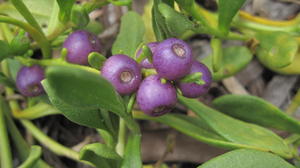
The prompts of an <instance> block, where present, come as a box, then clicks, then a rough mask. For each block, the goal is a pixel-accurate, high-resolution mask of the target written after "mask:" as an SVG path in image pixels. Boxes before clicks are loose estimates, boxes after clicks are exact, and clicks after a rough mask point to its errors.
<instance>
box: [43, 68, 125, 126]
mask: <svg viewBox="0 0 300 168" xmlns="http://www.w3.org/2000/svg"><path fill="white" fill-rule="evenodd" d="M43 86H44V88H45V90H46V92H47V94H48V96H49V97H50V100H51V102H52V104H53V105H54V106H55V107H56V108H58V109H59V110H61V111H62V112H63V114H64V115H65V116H66V117H67V118H69V119H70V120H72V121H74V122H76V123H79V124H82V125H85V126H89V127H94V128H104V126H103V120H102V118H101V115H100V113H99V109H102V108H103V109H106V110H109V111H112V112H115V113H117V114H119V115H121V116H124V115H125V114H124V113H125V107H124V104H123V102H122V99H121V98H120V96H119V95H118V93H117V92H116V91H115V90H114V88H113V86H112V85H111V84H110V83H109V82H108V81H107V80H105V79H104V78H102V77H101V76H100V74H96V73H94V72H88V71H85V70H81V69H78V68H74V67H64V66H54V67H50V68H48V69H47V72H46V80H45V81H43ZM86 114H88V115H86ZM101 121H102V122H101Z"/></svg>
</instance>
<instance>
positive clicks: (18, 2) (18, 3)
mask: <svg viewBox="0 0 300 168" xmlns="http://www.w3.org/2000/svg"><path fill="white" fill-rule="evenodd" d="M11 2H12V4H13V5H14V6H15V8H16V9H17V10H18V11H19V12H20V14H21V15H22V16H23V17H24V19H25V20H26V21H27V22H28V23H29V24H30V25H32V26H33V27H34V28H36V29H37V30H38V31H39V32H40V33H43V31H42V28H41V27H40V25H39V24H38V22H37V21H36V20H35V18H34V17H33V16H32V14H31V12H30V11H29V10H28V8H27V7H26V5H25V4H24V3H23V1H22V0H11Z"/></svg>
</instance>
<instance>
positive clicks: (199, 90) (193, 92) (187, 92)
mask: <svg viewBox="0 0 300 168" xmlns="http://www.w3.org/2000/svg"><path fill="white" fill-rule="evenodd" d="M195 72H201V73H202V80H203V81H204V82H205V84H203V85H199V84H196V83H179V85H178V88H179V89H180V90H181V92H182V94H183V96H185V97H189V98H196V97H199V96H201V95H203V94H205V93H206V92H207V91H208V89H209V86H210V84H211V82H212V75H211V72H210V71H209V69H208V68H207V67H206V66H205V65H204V64H202V63H200V62H198V61H194V62H193V64H192V67H191V71H190V74H192V73H195Z"/></svg>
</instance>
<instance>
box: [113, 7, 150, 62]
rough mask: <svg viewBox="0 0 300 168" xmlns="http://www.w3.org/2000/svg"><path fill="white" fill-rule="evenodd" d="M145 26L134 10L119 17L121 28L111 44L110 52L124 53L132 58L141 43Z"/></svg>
mask: <svg viewBox="0 0 300 168" xmlns="http://www.w3.org/2000/svg"><path fill="white" fill-rule="evenodd" d="M144 33H145V26H144V22H143V20H142V18H141V16H140V15H139V14H137V13H135V12H132V11H131V12H128V13H126V14H125V15H124V16H122V18H121V28H120V32H119V34H118V36H117V39H116V41H115V42H114V44H113V46H112V54H113V55H115V54H125V55H128V56H130V57H132V58H134V57H135V55H134V54H135V51H136V49H137V48H138V46H139V45H140V44H141V43H142V41H143V37H144Z"/></svg>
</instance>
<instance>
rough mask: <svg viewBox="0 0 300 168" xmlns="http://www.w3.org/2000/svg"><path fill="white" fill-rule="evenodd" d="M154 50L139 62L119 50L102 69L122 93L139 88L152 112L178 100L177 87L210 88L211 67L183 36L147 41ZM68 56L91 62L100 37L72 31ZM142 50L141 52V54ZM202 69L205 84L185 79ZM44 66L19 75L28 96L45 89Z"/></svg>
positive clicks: (187, 90)
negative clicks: (145, 72) (199, 58)
mask: <svg viewBox="0 0 300 168" xmlns="http://www.w3.org/2000/svg"><path fill="white" fill-rule="evenodd" d="M147 46H148V47H149V49H150V50H151V52H152V55H153V57H152V60H153V61H152V63H151V62H150V61H149V60H148V59H144V60H142V61H141V63H140V64H138V63H137V62H136V61H135V60H134V59H132V58H130V57H129V56H126V55H122V54H118V55H113V56H111V57H109V58H108V59H107V60H106V61H105V63H104V65H103V66H102V69H101V75H102V76H103V77H104V78H106V79H107V80H108V81H110V82H111V83H112V85H113V86H114V87H115V89H116V90H117V91H118V93H119V94H121V95H128V94H131V93H134V92H136V91H137V103H138V105H139V107H140V109H141V110H142V111H144V112H145V113H146V114H148V115H151V116H160V115H163V114H165V113H167V112H169V111H171V109H172V108H173V107H174V106H175V104H176V102H177V94H176V87H177V88H179V89H180V90H181V92H182V94H183V95H184V96H186V97H190V98H196V97H199V96H201V95H202V94H204V93H206V92H207V91H208V88H209V86H210V84H211V81H212V76H211V73H210V71H209V69H208V68H207V67H206V66H205V65H204V64H202V63H200V62H198V61H196V60H193V58H192V50H191V48H190V47H189V46H188V45H187V44H186V43H185V42H184V41H182V40H179V39H175V38H170V39H166V40H164V41H162V42H159V43H158V42H153V43H149V44H148V45H147ZM63 47H64V48H66V49H67V51H68V53H67V58H66V60H67V61H68V62H70V63H74V64H80V65H88V55H89V54H90V53H91V52H100V51H101V48H102V47H101V45H100V42H99V40H98V38H97V37H96V36H95V35H93V34H91V33H89V32H86V31H83V30H79V31H75V32H73V33H71V34H70V35H69V36H68V38H67V39H66V40H65V42H64V45H63ZM141 52H142V50H139V51H138V52H137V55H136V58H138V57H140V54H141ZM142 69H145V70H147V69H155V70H156V72H157V74H154V75H150V76H143V74H142ZM197 72H201V74H202V76H201V80H202V81H203V83H202V84H199V83H196V82H190V83H187V82H182V80H181V79H183V78H184V77H185V76H187V75H190V74H193V73H197ZM43 79H44V70H43V69H42V68H41V67H40V66H37V65H34V66H32V67H23V68H21V70H20V71H19V72H18V75H17V88H18V89H19V91H20V92H21V93H22V94H23V95H25V96H38V95H40V94H42V93H43V91H44V90H43V87H42V85H41V80H43Z"/></svg>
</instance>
